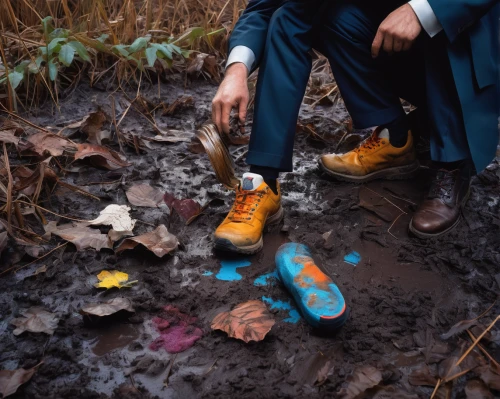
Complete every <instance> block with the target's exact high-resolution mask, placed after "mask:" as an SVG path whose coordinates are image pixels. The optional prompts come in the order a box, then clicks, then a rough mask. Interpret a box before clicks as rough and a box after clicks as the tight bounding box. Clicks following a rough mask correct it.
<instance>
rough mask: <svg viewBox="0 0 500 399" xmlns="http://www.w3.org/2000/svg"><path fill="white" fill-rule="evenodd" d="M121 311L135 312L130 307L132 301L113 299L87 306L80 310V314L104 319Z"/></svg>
mask: <svg viewBox="0 0 500 399" xmlns="http://www.w3.org/2000/svg"><path fill="white" fill-rule="evenodd" d="M122 310H124V311H127V312H130V313H134V312H135V310H134V308H133V307H132V301H131V300H130V299H128V298H113V299H111V300H110V301H107V302H103V303H99V304H94V305H87V306H85V307H83V308H82V309H81V310H80V313H81V314H82V315H84V316H98V317H105V316H111V315H112V314H115V313H118V312H120V311H122Z"/></svg>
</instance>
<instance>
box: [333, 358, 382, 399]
mask: <svg viewBox="0 0 500 399" xmlns="http://www.w3.org/2000/svg"><path fill="white" fill-rule="evenodd" d="M380 381H382V372H381V371H380V370H378V369H377V368H375V367H373V366H362V367H360V368H357V369H356V370H354V373H353V374H352V375H351V376H349V377H348V378H347V386H345V387H344V388H342V389H341V390H340V392H339V395H340V397H341V398H342V399H355V398H356V397H357V396H358V395H360V394H362V393H364V392H365V391H367V390H368V389H370V388H373V387H374V386H377V385H378V384H379V383H380Z"/></svg>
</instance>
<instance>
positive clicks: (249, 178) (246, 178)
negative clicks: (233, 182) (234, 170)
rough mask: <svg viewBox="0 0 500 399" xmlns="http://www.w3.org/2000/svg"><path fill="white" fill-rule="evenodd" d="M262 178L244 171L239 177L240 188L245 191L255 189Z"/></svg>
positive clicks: (262, 180) (261, 181)
mask: <svg viewBox="0 0 500 399" xmlns="http://www.w3.org/2000/svg"><path fill="white" fill-rule="evenodd" d="M263 182H264V178H263V177H262V176H261V175H258V174H256V173H245V174H243V179H241V188H242V189H243V190H247V191H253V190H256V189H257V188H258V187H259V186H260V185H261V184H262V183H263Z"/></svg>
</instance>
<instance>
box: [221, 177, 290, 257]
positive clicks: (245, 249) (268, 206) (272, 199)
mask: <svg viewBox="0 0 500 399" xmlns="http://www.w3.org/2000/svg"><path fill="white" fill-rule="evenodd" d="M282 218H283V209H282V208H281V192H280V187H279V185H278V194H274V192H273V190H271V189H270V188H269V186H268V185H267V184H266V183H265V182H264V179H263V178H262V176H260V175H257V174H255V173H245V174H244V175H243V179H242V184H240V185H239V186H238V188H237V189H236V200H235V201H234V204H233V207H232V208H231V210H230V211H229V213H228V215H227V216H226V219H224V221H223V222H222V223H221V224H220V226H219V227H218V228H217V230H215V248H217V249H220V250H224V251H231V252H239V253H242V254H254V253H256V252H258V251H260V250H261V249H262V247H263V245H264V243H263V240H262V233H263V231H264V227H265V226H266V225H270V224H276V223H279V222H280V221H281V219H282Z"/></svg>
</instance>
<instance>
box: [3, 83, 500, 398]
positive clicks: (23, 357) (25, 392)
mask: <svg viewBox="0 0 500 399" xmlns="http://www.w3.org/2000/svg"><path fill="white" fill-rule="evenodd" d="M215 90H216V86H215V85H213V84H211V83H207V82H199V81H198V82H188V84H187V86H186V88H182V84H181V83H168V84H167V83H164V84H162V86H161V100H162V101H164V102H166V103H172V102H173V101H174V100H176V99H177V98H179V97H180V96H192V97H193V99H194V104H193V106H188V107H186V108H184V109H179V110H177V111H176V112H174V114H173V115H171V116H161V115H157V121H158V123H159V124H161V125H162V126H167V127H168V128H172V129H181V130H188V131H194V130H195V129H196V128H198V127H199V126H200V125H201V124H202V123H203V122H205V121H206V120H207V119H208V118H209V116H210V100H211V98H212V97H213V94H214V93H215ZM157 92H158V90H157V87H156V86H151V87H149V88H148V87H144V88H143V90H142V93H143V95H144V96H145V97H146V98H149V99H151V101H153V102H158V98H157ZM131 95H132V96H133V94H131ZM109 96H110V93H109V92H105V91H100V90H97V89H90V88H89V87H88V85H85V84H82V85H80V86H79V87H78V88H77V89H76V90H75V91H74V92H73V93H72V94H71V95H69V96H68V97H67V98H65V99H62V100H61V102H60V112H58V111H57V110H56V109H55V108H54V107H53V106H52V105H51V103H50V102H49V101H47V103H46V105H45V106H44V107H42V108H41V109H40V110H39V111H38V112H37V114H31V115H28V117H29V119H30V120H31V121H32V122H34V123H36V124H38V125H41V126H51V127H54V128H55V130H56V131H57V130H58V129H60V128H61V127H63V126H65V125H67V124H69V123H70V122H73V121H76V120H79V119H81V118H82V117H84V116H85V115H87V114H88V113H89V112H90V111H95V110H96V109H97V108H98V107H102V109H103V110H105V112H107V113H110V112H111V111H110V97H109ZM114 96H115V99H116V100H117V101H116V103H117V112H118V113H119V114H120V113H123V111H124V109H125V108H126V103H122V102H121V101H122V99H123V97H122V96H121V95H120V94H118V93H115V94H114ZM120 104H121V105H120ZM346 117H347V115H346V112H345V109H344V107H343V105H342V103H340V104H337V105H335V106H324V107H323V106H320V107H318V108H316V110H314V111H312V110H311V109H310V107H309V106H307V105H304V106H303V109H302V111H301V117H300V119H301V121H302V123H303V124H308V123H312V124H314V126H315V129H316V131H317V132H318V133H320V134H322V135H324V136H326V137H327V139H328V141H327V142H322V141H314V140H312V139H311V138H310V137H309V136H308V135H307V134H305V133H298V134H297V139H296V146H295V158H294V165H295V171H294V172H293V173H287V174H285V175H283V178H282V190H283V193H284V194H283V195H284V197H283V205H284V208H285V211H286V214H285V220H284V223H283V225H282V226H280V227H279V228H277V229H275V230H274V231H272V232H269V233H267V234H266V235H265V237H264V242H265V248H264V250H263V251H262V252H261V253H259V254H257V255H255V256H252V257H248V260H249V261H250V262H251V266H249V267H243V268H239V269H238V273H240V274H241V275H242V279H241V280H239V281H222V280H219V279H217V277H216V274H217V273H218V271H219V269H220V267H221V260H224V259H226V255H224V254H219V253H214V252H213V251H212V232H213V231H214V229H215V228H216V227H217V225H218V224H219V223H220V222H221V221H222V220H223V218H224V216H225V213H226V212H227V210H228V208H229V206H230V204H231V201H232V195H231V192H228V191H226V190H225V189H224V188H223V187H221V186H220V185H219V184H218V183H217V181H216V179H215V176H214V174H213V172H212V171H211V167H210V164H209V161H208V159H207V157H206V155H205V154H194V153H192V152H190V151H189V149H188V146H189V143H179V144H155V145H154V148H151V149H147V150H146V151H145V152H143V153H142V154H140V155H137V154H136V153H135V151H134V150H133V149H131V148H127V149H126V156H127V159H128V160H129V161H130V162H132V164H133V166H130V167H128V168H125V169H122V170H119V171H113V172H110V171H105V170H99V169H95V168H93V167H90V166H87V167H83V168H82V169H80V170H79V171H78V172H73V173H67V174H66V176H65V180H66V181H67V182H69V183H72V184H75V185H78V186H80V187H82V188H84V189H85V190H87V191H89V192H90V193H92V194H94V195H96V196H98V197H100V198H101V201H96V200H93V199H91V198H89V197H85V196H82V195H78V194H76V193H74V192H71V191H69V190H65V189H59V190H58V191H57V192H56V193H55V194H53V195H52V196H51V197H50V200H49V201H48V202H47V203H46V204H45V206H47V207H49V208H50V209H52V210H53V211H55V212H58V213H60V214H63V215H71V216H72V217H75V218H80V219H93V218H95V217H97V215H98V214H99V212H100V210H102V209H103V208H104V207H105V206H106V205H109V204H113V203H118V204H128V202H127V198H126V196H125V190H126V189H127V188H129V187H130V186H131V185H133V184H137V183H147V184H151V185H153V186H156V187H159V188H161V189H162V190H163V191H165V192H167V191H168V192H170V193H173V194H175V195H176V196H177V197H179V198H194V199H195V200H197V201H199V202H200V203H201V204H205V203H207V202H208V201H210V200H212V199H219V201H214V202H212V204H211V205H210V206H209V207H208V208H207V209H206V211H205V214H204V215H202V216H201V217H199V218H198V219H197V220H196V221H194V222H193V223H192V224H190V225H189V226H185V225H184V223H183V222H182V221H181V220H180V219H179V218H178V217H177V218H176V217H175V216H174V217H172V220H169V218H170V217H169V213H168V208H167V207H166V206H160V207H158V208H141V207H134V206H132V210H133V211H132V215H133V217H134V218H136V219H138V220H139V221H140V222H138V224H137V227H136V230H135V233H142V232H146V231H150V230H152V229H153V227H152V226H157V225H159V224H165V225H167V226H168V225H170V230H171V231H172V232H173V233H174V234H176V235H177V236H178V238H179V240H180V241H181V242H182V244H183V248H181V249H180V250H178V251H176V252H175V253H173V254H172V255H167V256H165V257H164V258H161V259H159V258H157V257H156V256H155V255H153V254H151V253H149V252H147V251H146V250H144V249H140V248H137V249H136V250H134V251H125V252H123V253H121V254H120V255H116V254H114V253H113V252H112V251H111V250H102V251H100V252H96V251H94V250H85V251H82V252H76V250H75V248H74V247H73V246H72V245H69V246H67V247H66V248H64V250H63V251H57V252H55V253H54V254H53V255H51V256H49V257H47V258H44V259H43V260H41V261H38V262H35V263H33V264H32V265H30V266H28V267H26V268H23V269H21V270H20V271H19V272H17V273H16V274H8V275H4V276H2V277H1V278H0V333H1V337H2V339H1V341H0V368H1V369H15V368H19V367H25V368H28V367H32V366H34V365H36V364H38V363H39V362H40V361H41V360H43V362H44V363H43V364H42V365H41V366H40V367H39V369H38V372H37V373H36V374H35V375H34V376H33V378H32V379H31V381H30V382H28V383H27V384H25V385H24V386H22V387H21V388H20V389H19V390H18V392H17V393H16V394H15V395H13V396H12V398H156V397H158V398H193V397H200V398H211V397H227V398H233V397H242V398H277V397H309V398H316V397H318V398H320V397H340V396H341V395H340V394H339V392H340V390H341V389H342V388H343V387H344V388H345V387H346V385H347V384H348V383H349V381H350V379H351V378H352V377H349V376H350V375H351V374H352V373H353V371H354V370H356V369H358V368H359V367H361V366H364V365H371V366H374V367H376V368H377V369H378V370H380V371H382V376H383V381H381V382H380V383H379V384H378V386H377V387H376V388H373V389H371V390H369V391H367V392H366V393H365V394H364V395H365V396H364V397H367V398H373V397H378V398H390V397H392V398H428V397H429V396H430V395H431V393H432V391H433V387H431V386H415V385H411V384H410V383H409V381H408V376H409V375H410V374H411V373H412V372H415V370H420V369H421V368H422V367H424V368H425V366H426V365H428V366H429V368H430V370H431V372H430V374H435V375H437V374H438V373H439V368H438V366H440V367H441V366H443V362H445V361H447V359H449V358H451V357H453V356H457V355H459V354H460V353H461V352H463V345H465V343H466V342H467V345H469V344H468V342H470V340H469V337H468V335H467V334H466V333H461V334H459V335H458V336H454V337H451V338H449V339H448V340H446V341H445V340H442V339H441V338H440V335H441V334H443V333H445V332H447V331H448V330H449V329H450V327H451V326H453V325H454V324H455V323H457V322H459V321H461V320H464V319H471V318H473V317H476V316H478V315H479V314H480V313H481V312H483V311H484V310H485V309H487V308H488V307H489V306H490V305H491V304H492V303H493V302H494V301H495V300H496V298H497V296H498V292H499V284H500V266H499V265H500V252H499V251H500V201H499V195H500V167H499V165H498V162H494V163H493V164H492V165H491V166H490V167H489V168H488V170H486V171H485V172H483V173H482V174H481V175H479V176H478V177H476V178H474V181H473V185H472V193H471V197H470V200H469V202H468V205H467V206H466V208H465V210H464V215H463V216H464V217H463V220H462V222H461V223H460V225H459V227H458V228H457V229H456V230H455V231H453V232H452V233H450V234H448V235H446V236H444V237H442V238H439V239H434V240H429V241H422V240H419V239H416V238H413V237H411V236H409V235H408V233H407V226H408V222H409V220H410V219H411V216H412V214H413V212H414V211H415V209H416V204H418V202H419V201H420V199H421V198H422V196H423V194H424V192H425V190H426V187H427V186H428V184H429V181H430V177H431V174H432V170H429V169H425V168H424V169H422V171H421V173H420V174H419V176H418V177H417V178H415V179H413V180H411V181H403V182H395V181H393V182H381V181H377V182H372V183H369V184H366V185H363V186H357V185H353V184H348V183H338V182H334V181H331V180H328V179H326V178H325V177H324V176H322V175H321V174H320V173H319V171H318V170H317V167H316V161H315V159H316V158H317V156H318V155H320V154H321V153H324V152H327V151H333V150H335V149H338V150H347V149H349V148H351V147H352V146H354V145H355V144H356V142H358V141H359V140H360V138H361V137H362V134H353V135H350V136H349V135H345V134H344V133H345V129H344V128H345V126H344V124H343V122H344V121H345V120H346ZM121 127H122V131H124V132H129V133H132V134H144V135H152V134H153V132H152V129H151V126H150V125H149V123H148V122H147V121H146V120H145V119H144V118H143V117H141V116H140V115H139V114H138V113H137V112H135V111H134V110H131V111H130V112H129V113H128V114H127V116H126V117H125V118H124V121H123V123H122V125H121ZM342 137H343V138H344V140H343V141H342V142H341V143H340V146H338V144H339V141H340V139H341V138H342ZM346 137H347V138H348V139H347V140H346ZM112 147H113V148H115V149H116V150H118V146H117V145H115V144H114V145H112ZM337 147H338V148H337ZM244 150H245V148H244V147H240V148H238V147H232V151H234V153H235V156H240V159H239V161H238V173H239V174H241V173H243V172H244V171H245V164H244V157H241V155H242V154H243V152H244ZM17 162H21V160H18V161H17ZM24 162H26V161H24ZM99 182H103V183H102V184H95V183H99ZM382 197H385V198H386V199H384V198H382ZM47 218H48V219H49V220H56V218H55V217H54V216H51V215H48V216H47ZM34 220H35V219H33V221H34ZM34 224H36V223H34ZM37 228H38V229H40V227H37ZM325 233H326V234H325ZM287 241H296V242H301V243H305V244H307V245H309V246H310V247H311V248H312V249H313V252H314V255H315V258H316V260H317V262H318V263H320V264H321V265H322V266H323V268H324V269H325V270H326V271H327V272H328V273H329V274H330V275H331V276H332V277H333V278H334V280H335V281H336V283H337V284H338V286H339V287H340V289H341V291H342V292H343V294H344V296H345V298H346V301H347V303H348V306H349V308H350V317H349V320H348V322H347V324H346V325H345V326H344V327H343V328H342V329H341V330H340V331H339V332H338V333H336V334H326V335H324V334H320V333H318V332H317V331H314V330H313V329H311V328H310V327H309V326H308V325H307V324H306V323H305V322H304V321H303V320H302V319H300V320H299V321H298V322H296V323H293V322H290V320H287V319H288V318H289V314H288V313H289V312H288V311H286V310H279V309H273V310H272V312H273V313H274V314H275V317H276V320H277V322H276V324H275V326H274V327H273V329H272V330H271V332H270V333H269V334H268V335H267V337H266V338H265V339H264V341H262V342H258V343H249V344H245V343H243V342H241V341H238V340H235V339H232V338H228V337H227V336H226V335H225V334H224V333H222V332H220V331H216V332H214V331H211V330H210V323H211V320H212V319H213V317H214V316H215V315H216V314H218V313H219V312H221V311H225V310H229V309H230V308H231V307H233V306H234V305H236V304H238V303H241V302H244V301H247V300H250V299H261V298H262V297H263V296H266V297H267V298H271V299H272V300H273V301H278V300H282V301H284V302H287V301H289V300H290V297H289V295H288V294H287V292H286V290H285V289H284V287H283V286H282V285H281V284H279V282H278V283H276V284H268V285H264V286H258V285H254V281H255V279H256V278H257V277H259V276H261V275H262V274H265V273H269V272H272V271H273V270H274V267H275V266H274V254H275V251H276V249H277V248H278V247H279V246H280V245H281V244H282V243H284V242H287ZM59 242H61V241H60V240H59V241H58V240H57V239H55V238H53V239H52V241H51V244H50V245H48V246H47V248H53V247H55V245H56V243H59ZM353 251H356V252H358V253H359V254H360V256H361V260H360V261H359V263H358V264H357V265H353V264H350V263H347V262H345V261H344V257H345V256H346V255H348V254H350V253H352V252H353ZM6 255H7V256H5V254H4V255H2V256H3V258H2V262H4V261H5V264H6V265H7V266H8V265H9V259H14V258H15V254H14V249H13V248H12V249H11V250H10V252H7V254H6ZM32 260H33V258H29V257H28V256H26V257H25V258H24V259H23V260H22V261H21V263H19V265H22V264H26V263H28V262H30V261H32ZM43 265H46V266H47V272H45V273H42V274H39V275H37V276H35V277H29V276H30V275H31V274H33V272H34V270H36V269H37V268H38V267H40V266H43ZM103 269H117V270H121V271H124V272H126V273H128V274H129V275H130V279H131V280H138V283H137V284H135V285H134V286H133V287H132V288H124V289H122V290H117V289H112V290H109V291H106V292H102V290H98V289H97V288H94V286H93V284H94V283H95V282H96V281H97V279H96V277H95V276H96V275H97V274H98V273H99V272H100V271H101V270H103ZM210 272H213V274H212V275H210ZM119 296H123V297H127V298H130V299H131V300H132V301H133V304H134V306H135V308H136V314H135V315H134V316H133V317H131V318H130V319H128V320H126V321H120V322H118V321H116V322H113V323H111V324H109V325H106V326H104V327H101V328H90V327H87V326H85V325H84V323H83V319H82V316H81V315H80V314H79V313H78V311H79V309H80V308H81V307H82V306H83V305H85V304H88V303H95V302H99V301H104V300H108V299H111V298H114V297H119ZM292 304H293V303H292ZM35 305H37V306H43V307H44V308H46V309H47V310H49V311H52V312H55V313H57V314H58V315H59V316H60V317H61V320H60V322H59V326H58V328H57V330H56V332H55V334H54V335H53V336H51V337H49V336H48V335H45V334H32V333H24V334H22V335H20V336H17V337H16V336H14V335H13V334H12V330H13V327H12V326H11V325H10V321H11V320H12V319H13V318H14V317H16V316H18V315H19V312H20V311H22V310H23V309H26V308H29V307H31V306H35ZM165 305H172V306H175V307H176V308H178V309H179V310H180V311H182V312H184V313H187V314H189V315H192V316H195V317H197V318H198V321H197V325H198V326H199V327H200V328H201V329H202V330H203V331H204V335H203V337H202V338H201V339H200V340H199V341H197V342H196V343H195V345H194V346H193V347H192V348H190V349H188V350H186V351H185V352H182V353H179V354H177V355H171V354H168V353H167V352H165V351H164V350H160V351H152V350H150V349H149V348H148V347H149V345H150V343H151V342H152V341H153V340H154V339H155V338H156V337H157V336H158V333H157V332H156V330H155V329H154V328H153V324H152V319H153V318H154V317H155V316H156V315H158V314H160V313H161V309H162V307H164V306H165ZM499 312H500V304H497V305H495V306H494V307H493V309H492V310H491V311H490V313H489V314H488V315H487V316H485V317H484V318H483V319H481V320H480V321H479V324H480V326H479V327H476V334H478V332H477V331H479V332H480V331H482V330H481V329H483V328H484V326H485V325H488V324H489V322H490V321H491V320H492V319H493V315H497V314H498V313H499ZM484 348H485V349H486V350H487V351H488V352H489V354H490V355H491V356H492V357H493V358H495V359H496V360H497V361H500V347H499V343H498V340H497V343H495V342H494V340H493V339H492V340H490V341H488V342H485V343H484ZM476 355H477V357H481V356H483V355H480V354H479V353H476ZM484 359H486V358H485V357H484V356H483V360H482V361H483V362H486V360H484ZM325 364H326V365H325ZM319 369H321V370H319ZM478 377H479V375H478V373H477V372H475V371H472V372H469V373H467V374H466V375H465V376H462V377H460V378H458V379H456V380H455V381H454V383H453V384H452V387H451V386H448V387H447V388H442V389H441V390H440V392H439V394H438V396H436V397H446V395H447V394H449V395H450V396H448V397H453V398H464V397H466V396H465V390H464V389H465V385H466V383H467V381H470V380H471V379H477V378H478ZM433 378H434V376H433ZM428 385H431V384H428ZM446 389H448V393H446ZM491 394H492V395H493V394H494V391H491ZM496 394H497V395H498V394H499V392H498V391H497V392H496ZM360 397H362V396H360ZM485 397H487V396H485Z"/></svg>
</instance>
